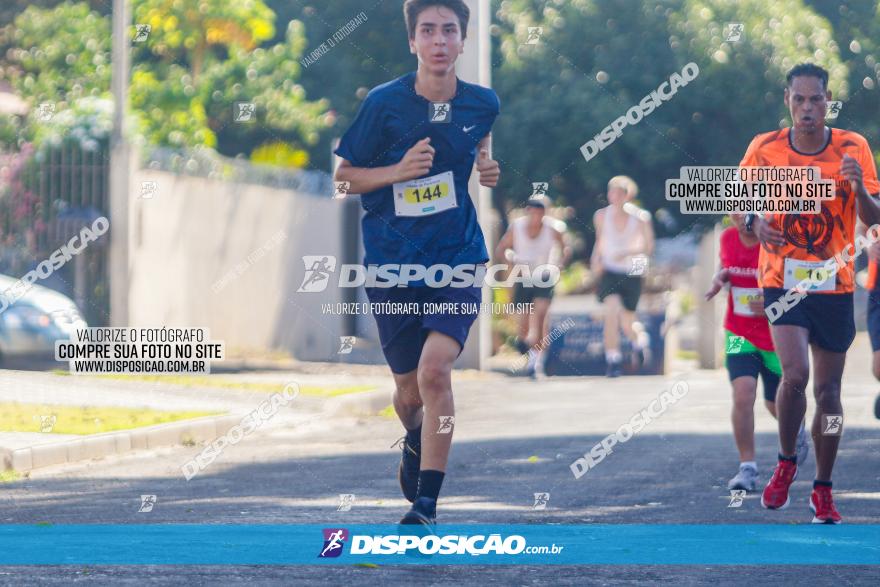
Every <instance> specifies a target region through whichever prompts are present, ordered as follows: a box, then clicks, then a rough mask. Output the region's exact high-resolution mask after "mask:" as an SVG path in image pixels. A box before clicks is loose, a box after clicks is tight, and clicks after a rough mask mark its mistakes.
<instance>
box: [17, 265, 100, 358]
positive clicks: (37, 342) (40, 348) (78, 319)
mask: <svg viewBox="0 0 880 587" xmlns="http://www.w3.org/2000/svg"><path fill="white" fill-rule="evenodd" d="M17 281H18V280H17V279H16V278H13V277H9V276H7V275H0V292H5V291H6V290H8V289H9V288H10V287H12V285H13V284H15V283H16V282H17ZM87 326H88V324H86V321H85V320H83V318H82V316H81V315H80V313H79V309H78V308H77V307H76V304H75V303H73V300H71V299H70V298H69V297H67V296H66V295H64V294H62V293H59V292H57V291H55V290H52V289H49V288H47V287H43V286H41V285H36V284H33V285H32V286H31V288H30V289H29V290H28V292H27V293H26V294H25V295H24V296H22V297H21V298H20V299H19V300H18V301H16V302H15V303H10V304H9V306H8V307H7V308H6V309H5V310H4V311H3V312H0V361H6V360H8V359H12V358H34V359H45V358H50V357H52V358H54V356H55V341H56V340H69V339H70V338H71V337H72V336H73V334H74V332H75V330H76V329H77V328H86V327H87Z"/></svg>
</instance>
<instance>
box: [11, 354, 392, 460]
mask: <svg viewBox="0 0 880 587" xmlns="http://www.w3.org/2000/svg"><path fill="white" fill-rule="evenodd" d="M210 377H211V379H213V380H216V381H217V382H218V383H220V382H222V383H226V384H230V383H244V382H246V383H258V384H262V385H266V384H268V385H277V388H278V390H279V391H281V390H282V389H284V387H285V386H286V385H287V384H289V383H296V384H297V385H299V387H300V388H303V387H324V388H344V387H351V386H354V385H359V386H361V385H372V386H374V387H375V388H376V390H375V391H372V392H357V393H351V394H347V395H341V396H338V397H328V398H325V397H315V396H310V395H307V394H300V395H299V396H298V397H297V398H296V400H295V404H292V405H291V406H290V408H292V409H283V410H281V411H280V412H279V413H278V414H276V416H275V417H273V418H272V419H273V421H274V425H276V426H277V425H290V424H291V423H296V422H300V421H303V420H307V419H313V418H316V417H325V416H331V415H338V414H345V415H358V414H360V415H364V414H375V413H376V412H378V411H379V410H381V409H382V408H384V407H385V406H386V405H388V403H390V389H389V388H388V387H387V386H388V382H389V381H388V379H389V378H388V377H380V376H378V375H376V374H371V373H366V374H364V376H361V377H358V378H355V377H353V376H352V374H351V373H348V372H341V371H337V372H335V373H332V374H305V373H298V372H285V371H270V372H268V373H244V374H226V375H212V376H210ZM270 395H272V392H270V391H268V390H266V391H263V390H249V389H235V388H229V387H213V386H206V385H199V386H188V385H182V384H174V383H167V382H147V381H138V380H131V381H128V380H121V379H110V378H102V377H89V376H73V375H64V374H58V373H45V372H33V371H3V372H2V373H0V402H17V403H27V404H47V405H63V406H82V407H85V406H94V407H118V408H135V409H144V410H159V411H210V412H219V414H218V415H216V416H208V417H204V418H197V419H191V420H181V421H176V422H169V423H166V424H160V425H156V426H149V427H141V428H135V429H131V430H119V431H113V432H107V433H100V434H91V435H71V434H54V433H40V432H0V471H2V470H4V469H13V470H15V471H17V472H19V473H23V472H28V471H31V470H32V469H36V468H41V467H46V466H50V465H59V464H66V463H72V462H75V461H78V460H88V459H94V458H100V457H104V456H108V455H113V454H121V453H124V452H127V451H130V450H137V449H146V448H156V447H160V446H171V445H176V444H191V443H204V442H210V441H212V440H214V439H215V438H217V437H219V436H222V435H223V434H225V433H226V432H228V431H229V430H230V429H231V428H233V427H234V426H235V425H236V424H238V423H240V422H241V421H242V419H243V418H244V417H245V415H247V414H248V413H250V412H252V411H253V410H255V409H256V408H257V407H258V406H259V405H260V404H261V403H262V402H263V401H265V400H266V399H267V398H268V397H270Z"/></svg>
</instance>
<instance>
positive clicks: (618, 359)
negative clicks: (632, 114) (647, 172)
mask: <svg viewBox="0 0 880 587" xmlns="http://www.w3.org/2000/svg"><path fill="white" fill-rule="evenodd" d="M638 192H639V188H638V185H636V182H635V181H633V180H632V179H631V178H629V177H627V176H625V175H618V176H616V177H612V178H611V179H610V180H609V181H608V206H606V207H605V208H601V209H599V210H597V211H596V213H595V214H594V215H593V226H594V228H595V230H596V244H595V245H594V246H593V253H592V255H591V256H590V269H592V270H593V271H594V272H596V273H597V274H598V275H599V291H598V296H599V301H600V302H602V309H603V311H604V314H605V324H604V329H603V335H604V341H605V362H606V363H607V365H608V367H607V372H606V375H607V376H608V377H618V376H620V374H621V365H622V362H623V356H622V355H621V352H620V330H621V329H622V330H623V333H624V334H625V335H626V336H627V338H629V339H630V341H631V342H632V346H633V350H634V351H635V356H636V357H638V358H639V360H640V362H642V363H644V362H645V361H646V354H647V352H648V348H649V341H648V338H647V333H645V332H644V329H643V328H642V326H641V324H638V323H637V322H636V321H635V317H636V307H637V306H638V304H639V297H641V295H642V277H641V275H642V273H643V271H644V267H637V265H636V264H637V263H638V262H639V261H641V262H643V263H646V262H647V258H648V257H649V256H650V255H651V253H652V252H653V250H654V231H653V229H652V228H651V220H650V217H649V219H647V220H645V219H642V218H639V216H638V215H637V214H636V213H635V212H634V211H630V210H628V209H627V208H628V206H627V203H628V202H629V201H630V200H632V199H633V198H635V197H636V194H638ZM630 206H632V204H630ZM633 208H634V206H633ZM636 210H637V209H636ZM637 324H638V325H637Z"/></svg>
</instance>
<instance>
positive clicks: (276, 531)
mask: <svg viewBox="0 0 880 587" xmlns="http://www.w3.org/2000/svg"><path fill="white" fill-rule="evenodd" d="M66 564H70V565H141V564H143V565H148V564H149V565H184V564H186V565H290V564H309V565H311V564H336V565H339V564H343V565H357V564H369V565H390V564H432V565H437V564H453V565H458V564H482V565H485V564H515V565H523V564H528V565H560V564H566V565H571V564H592V565H697V564H698V565H877V564H880V525H839V526H825V525H802V526H790V525H746V524H742V525H647V524H632V525H610V524H594V525H580V526H574V525H571V526H568V525H566V526H562V525H560V526H550V525H494V526H490V525H449V526H446V525H444V526H438V527H437V529H436V534H430V533H427V532H422V531H419V530H416V529H414V528H413V527H403V526H396V525H357V524H350V525H335V526H333V525H302V526H294V525H289V526H284V525H259V524H253V525H220V524H218V525H204V524H202V525H177V524H139V525H10V524H7V525H0V565H66Z"/></svg>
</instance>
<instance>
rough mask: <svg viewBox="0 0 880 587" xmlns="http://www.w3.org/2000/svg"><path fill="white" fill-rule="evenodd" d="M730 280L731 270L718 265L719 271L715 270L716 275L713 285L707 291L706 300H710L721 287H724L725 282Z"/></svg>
mask: <svg viewBox="0 0 880 587" xmlns="http://www.w3.org/2000/svg"><path fill="white" fill-rule="evenodd" d="M729 281H730V271H728V270H727V269H725V268H724V267H722V266H721V265H719V266H718V271H716V272H715V275H714V276H713V277H712V285H711V286H710V287H709V289H708V290H707V291H706V301H707V302H708V301H709V300H711V299H712V298H714V297H715V295H716V294H717V293H718V292H719V291H721V288H722V287H724V284H725V283H727V282H729Z"/></svg>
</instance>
